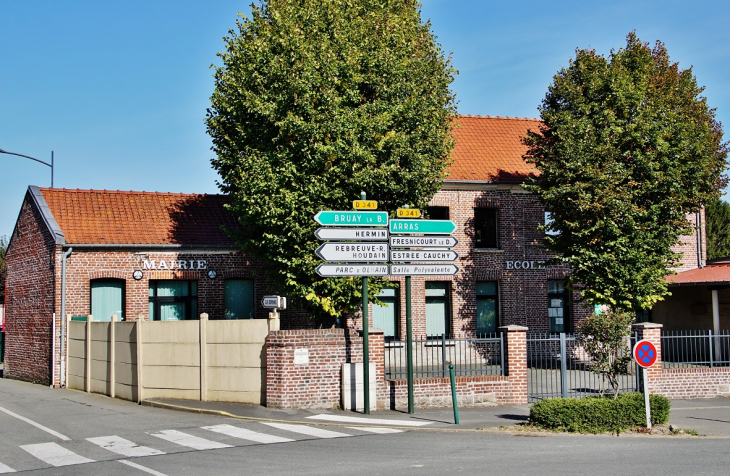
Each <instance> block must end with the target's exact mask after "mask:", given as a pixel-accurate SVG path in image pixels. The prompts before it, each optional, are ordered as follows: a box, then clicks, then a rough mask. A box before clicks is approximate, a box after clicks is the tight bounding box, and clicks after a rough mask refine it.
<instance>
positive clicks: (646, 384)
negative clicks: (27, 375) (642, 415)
mask: <svg viewBox="0 0 730 476" xmlns="http://www.w3.org/2000/svg"><path fill="white" fill-rule="evenodd" d="M642 372H643V373H644V406H645V407H646V427H647V428H648V429H650V430H651V404H650V403H649V377H648V374H647V369H646V368H642Z"/></svg>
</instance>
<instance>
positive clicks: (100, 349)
mask: <svg viewBox="0 0 730 476" xmlns="http://www.w3.org/2000/svg"><path fill="white" fill-rule="evenodd" d="M110 351H111V349H110V348H109V342H105V341H92V342H91V359H92V360H108V359H109V357H110V356H111V353H110Z"/></svg>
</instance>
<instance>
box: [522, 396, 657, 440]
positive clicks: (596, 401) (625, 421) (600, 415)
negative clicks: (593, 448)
mask: <svg viewBox="0 0 730 476" xmlns="http://www.w3.org/2000/svg"><path fill="white" fill-rule="evenodd" d="M649 401H650V405H651V422H652V424H663V423H667V421H669V406H670V403H669V400H668V399H667V398H666V397H663V396H661V395H650V397H649ZM529 422H530V423H532V424H533V425H535V426H539V427H541V428H545V429H549V430H559V431H571V432H580V433H603V432H606V431H612V432H617V433H618V432H620V431H624V430H626V429H628V428H635V427H640V426H646V410H645V409H644V395H643V394H641V393H623V394H621V395H619V396H618V398H617V399H613V398H607V397H587V398H581V399H571V398H555V399H549V400H541V401H539V402H537V403H535V404H534V405H533V406H532V407H531V408H530V419H529Z"/></svg>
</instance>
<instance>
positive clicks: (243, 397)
mask: <svg viewBox="0 0 730 476" xmlns="http://www.w3.org/2000/svg"><path fill="white" fill-rule="evenodd" d="M208 401H213V402H236V403H252V404H254V405H261V404H262V403H263V401H262V398H261V392H225V391H215V390H208Z"/></svg>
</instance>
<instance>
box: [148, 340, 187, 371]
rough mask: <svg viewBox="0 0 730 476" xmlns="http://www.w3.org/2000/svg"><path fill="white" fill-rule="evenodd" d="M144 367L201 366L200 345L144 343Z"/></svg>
mask: <svg viewBox="0 0 730 476" xmlns="http://www.w3.org/2000/svg"><path fill="white" fill-rule="evenodd" d="M142 361H143V362H144V365H145V366H146V365H172V366H199V365H200V345H199V344H197V343H196V344H169V343H168V344H158V343H155V344H148V343H146V342H143V343H142Z"/></svg>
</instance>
